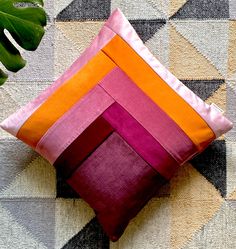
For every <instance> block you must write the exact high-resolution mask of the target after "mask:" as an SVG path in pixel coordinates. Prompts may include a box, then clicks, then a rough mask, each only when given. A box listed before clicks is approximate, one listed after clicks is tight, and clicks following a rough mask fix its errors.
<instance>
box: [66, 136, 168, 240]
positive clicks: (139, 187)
mask: <svg viewBox="0 0 236 249" xmlns="http://www.w3.org/2000/svg"><path fill="white" fill-rule="evenodd" d="M67 182H68V183H69V184H70V185H71V186H72V188H74V189H75V190H76V191H77V192H78V193H79V195H80V196H81V197H82V198H83V199H84V200H85V201H86V202H88V203H89V205H90V206H91V207H92V208H93V209H94V210H95V213H96V215H97V217H98V219H99V222H100V223H101V224H102V226H103V228H104V231H105V232H106V233H107V235H108V236H109V237H110V239H111V240H113V241H116V240H117V239H118V238H119V237H120V236H121V235H122V233H123V232H124V230H125V228H126V226H127V225H128V223H129V221H130V219H132V218H133V217H134V216H136V215H137V213H138V212H139V211H140V210H141V208H142V207H143V206H144V205H145V204H146V203H147V202H148V200H149V199H150V198H151V197H152V196H153V195H154V194H155V193H156V191H157V189H158V188H160V186H162V185H163V184H164V183H165V182H166V180H165V179H164V178H163V177H162V176H161V175H160V174H158V172H157V171H155V170H154V169H153V168H152V167H151V166H149V165H148V164H147V163H146V162H145V161H144V160H143V159H142V158H141V157H140V156H139V155H138V154H137V153H136V152H135V151H134V150H133V149H132V148H131V147H130V146H129V145H128V144H127V143H126V142H125V141H124V140H123V139H122V138H121V137H120V136H119V135H118V134H117V133H116V132H114V133H112V134H111V135H110V136H109V137H108V138H107V140H106V141H104V142H103V143H102V144H101V145H100V146H99V147H98V148H97V149H96V150H95V151H94V153H93V154H91V155H90V156H89V157H88V158H87V159H86V160H85V161H84V162H83V163H82V164H81V165H80V167H79V168H78V169H77V170H76V171H75V172H74V174H73V175H72V176H71V178H69V179H68V180H67Z"/></svg>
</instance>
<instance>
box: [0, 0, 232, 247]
mask: <svg viewBox="0 0 236 249" xmlns="http://www.w3.org/2000/svg"><path fill="white" fill-rule="evenodd" d="M45 7H46V11H47V19H48V24H47V27H46V33H45V36H44V37H43V40H42V42H41V44H40V46H39V47H38V49H37V50H36V51H35V52H33V53H32V52H25V51H23V52H22V54H23V56H24V58H25V59H27V62H28V63H27V65H26V67H25V68H24V69H22V70H21V71H20V72H18V73H17V74H11V75H10V77H9V80H8V81H7V82H6V83H5V85H3V86H2V87H0V99H1V106H0V120H3V119H4V118H6V117H7V116H9V115H10V114H11V113H13V112H14V111H16V110H17V109H18V108H19V107H20V106H23V105H24V104H26V103H27V102H29V101H30V100H32V99H33V98H34V97H36V96H37V95H38V94H39V93H40V91H42V90H43V89H45V88H46V86H48V85H50V84H51V82H52V81H53V80H55V79H56V78H58V77H59V76H60V75H61V74H62V73H63V72H64V70H65V69H67V68H68V67H69V66H70V64H71V63H72V62H73V61H74V60H75V59H76V58H77V57H78V56H79V55H80V54H81V53H82V51H83V50H84V49H85V48H86V47H87V46H88V44H89V43H90V41H91V39H92V38H93V37H94V36H95V35H96V34H97V33H98V31H99V29H100V28H101V26H102V25H103V23H104V21H105V19H107V17H108V16H109V15H110V12H111V11H112V10H113V9H115V8H117V7H119V8H120V9H121V10H122V12H123V13H124V14H125V15H126V17H127V18H128V19H129V20H130V22H131V23H132V25H133V26H134V28H135V29H136V31H137V33H138V34H139V35H140V37H141V39H142V40H143V41H144V42H145V44H146V46H147V47H148V48H149V49H150V50H151V52H152V53H153V54H154V55H155V56H156V57H157V58H158V59H159V60H160V62H161V63H162V64H164V65H165V66H166V67H167V68H168V69H169V70H170V71H171V72H172V73H173V74H174V75H175V76H177V77H178V78H179V79H180V80H181V81H182V82H183V83H184V84H185V85H187V86H188V87H189V88H190V89H191V90H192V91H193V92H195V93H196V94H197V95H198V96H200V97H201V98H202V99H204V100H205V101H206V102H207V103H212V102H213V103H215V104H216V105H218V106H219V107H220V108H221V109H222V110H224V112H225V114H226V116H227V117H228V118H229V119H230V120H231V121H233V122H234V128H233V129H232V130H231V131H230V132H228V133H227V134H226V135H225V136H222V137H220V138H219V139H217V140H216V141H214V142H213V143H212V144H211V145H210V146H209V147H208V148H207V149H206V150H205V151H204V152H203V153H202V154H201V155H198V156H197V157H196V158H194V159H193V160H191V162H189V163H187V164H185V165H183V166H182V167H181V168H180V170H179V171H178V172H177V173H176V175H175V176H174V178H173V179H172V180H171V181H170V183H169V184H167V185H165V186H164V187H163V188H162V189H161V190H160V192H159V193H157V195H156V196H155V197H154V198H152V200H150V202H149V203H148V204H147V205H146V206H145V207H144V208H143V209H142V211H141V212H140V213H139V214H138V216H137V217H136V218H134V219H133V220H132V221H131V223H130V224H129V226H128V228H127V230H126V231H125V233H124V235H123V236H122V237H121V239H120V240H119V241H118V242H115V243H114V242H110V241H109V240H108V238H107V237H106V235H105V234H104V233H103V231H102V229H101V226H100V225H99V224H98V222H97V219H96V218H95V215H94V213H93V210H92V209H91V208H90V207H89V206H88V205H87V204H86V203H85V202H84V201H83V200H82V199H80V197H79V195H78V194H76V193H75V192H74V191H73V190H72V189H71V188H70V187H69V186H68V185H67V184H66V183H65V182H64V181H63V180H62V178H61V176H60V174H59V173H58V172H55V169H54V168H53V166H51V165H50V164H49V163H48V162H47V161H46V160H44V159H43V158H42V157H40V156H39V155H38V154H37V153H36V152H33V151H32V149H30V148H29V147H28V146H26V145H24V144H23V143H22V142H21V141H18V140H17V139H16V138H13V137H12V136H11V135H10V134H8V133H6V132H4V131H3V130H0V224H1V226H0V248H1V249H18V248H19V249H22V248H23V249H31V248H39V249H46V248H48V249H54V248H55V249H61V248H65V249H71V248H82V249H109V248H110V249H157V248H158V249H203V248H207V249H234V248H236V1H235V0H229V1H228V0H218V1H216V0H90V1H86V0H57V1H55V2H54V0H47V1H45Z"/></svg>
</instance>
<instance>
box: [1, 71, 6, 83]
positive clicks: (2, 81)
mask: <svg viewBox="0 0 236 249" xmlns="http://www.w3.org/2000/svg"><path fill="white" fill-rule="evenodd" d="M6 80H7V74H5V73H4V72H3V71H2V70H1V69H0V86H1V85H2V84H3V83H4V82H5V81H6Z"/></svg>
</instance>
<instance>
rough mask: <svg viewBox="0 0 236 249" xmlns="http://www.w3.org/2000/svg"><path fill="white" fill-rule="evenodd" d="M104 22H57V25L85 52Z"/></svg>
mask: <svg viewBox="0 0 236 249" xmlns="http://www.w3.org/2000/svg"><path fill="white" fill-rule="evenodd" d="M103 24H104V22H57V23H56V27H57V28H58V29H60V30H61V31H62V33H63V34H64V35H65V36H66V38H68V39H69V40H70V41H71V42H73V43H74V44H75V46H76V47H77V49H78V50H79V51H80V52H83V51H84V49H86V48H87V47H88V44H90V43H91V40H92V39H93V38H94V37H95V36H96V35H97V34H98V32H99V30H100V29H101V27H102V25H103Z"/></svg>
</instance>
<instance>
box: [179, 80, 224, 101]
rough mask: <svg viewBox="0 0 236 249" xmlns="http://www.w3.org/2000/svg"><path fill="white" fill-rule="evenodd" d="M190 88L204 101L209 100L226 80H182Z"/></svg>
mask: <svg viewBox="0 0 236 249" xmlns="http://www.w3.org/2000/svg"><path fill="white" fill-rule="evenodd" d="M181 81H182V82H183V83H184V84H185V85H186V86H187V87H188V88H190V89H191V90H192V91H193V92H194V93H195V94H197V95H198V96H199V97H200V98H202V99H203V100H207V99H208V98H209V97H210V96H211V95H212V94H213V93H214V92H215V91H216V90H217V89H218V88H219V87H220V86H221V85H222V84H224V83H225V81H224V80H221V79H219V80H217V79H215V80H181Z"/></svg>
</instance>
